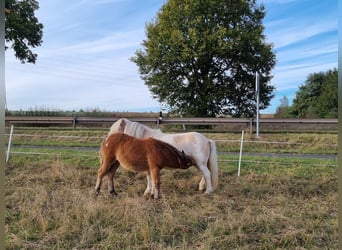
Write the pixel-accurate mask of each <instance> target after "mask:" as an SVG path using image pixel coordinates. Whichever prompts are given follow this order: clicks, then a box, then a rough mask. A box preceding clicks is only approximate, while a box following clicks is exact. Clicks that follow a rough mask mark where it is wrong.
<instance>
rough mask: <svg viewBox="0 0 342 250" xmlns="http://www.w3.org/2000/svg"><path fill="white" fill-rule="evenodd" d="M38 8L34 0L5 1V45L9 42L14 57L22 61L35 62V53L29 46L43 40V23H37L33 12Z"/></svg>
mask: <svg viewBox="0 0 342 250" xmlns="http://www.w3.org/2000/svg"><path fill="white" fill-rule="evenodd" d="M38 9H39V4H38V2H37V1H35V0H6V1H5V13H6V16H5V41H6V45H7V44H11V47H12V48H13V50H14V53H15V57H16V58H17V59H19V60H20V61H21V62H22V63H26V62H28V63H35V62H36V60H37V54H35V53H33V52H32V51H31V48H35V47H37V46H40V45H41V43H42V42H43V41H42V37H43V24H41V23H39V21H38V19H37V17H36V16H35V14H34V12H35V11H36V10H38ZM7 48H8V46H5V49H7Z"/></svg>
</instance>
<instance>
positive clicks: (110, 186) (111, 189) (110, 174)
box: [107, 162, 120, 197]
mask: <svg viewBox="0 0 342 250" xmlns="http://www.w3.org/2000/svg"><path fill="white" fill-rule="evenodd" d="M119 166H120V164H119V162H115V163H114V164H113V165H112V167H111V168H110V169H109V171H108V173H107V177H108V192H109V193H110V194H111V195H112V196H113V197H114V196H116V195H117V193H116V192H115V189H114V183H113V179H114V175H115V173H116V170H117V169H118V167H119Z"/></svg>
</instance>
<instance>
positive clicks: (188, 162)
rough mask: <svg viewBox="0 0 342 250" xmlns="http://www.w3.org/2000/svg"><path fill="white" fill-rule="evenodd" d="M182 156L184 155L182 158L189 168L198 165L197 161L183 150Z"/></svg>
mask: <svg viewBox="0 0 342 250" xmlns="http://www.w3.org/2000/svg"><path fill="white" fill-rule="evenodd" d="M181 154H182V157H183V158H184V159H185V160H186V165H187V167H190V166H193V165H195V164H196V161H195V160H194V159H193V158H192V157H190V156H188V155H187V154H185V153H184V151H183V150H182V152H181Z"/></svg>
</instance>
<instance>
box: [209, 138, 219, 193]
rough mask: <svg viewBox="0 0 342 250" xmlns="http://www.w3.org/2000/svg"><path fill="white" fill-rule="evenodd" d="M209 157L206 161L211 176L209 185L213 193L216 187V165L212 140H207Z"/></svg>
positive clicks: (214, 145)
mask: <svg viewBox="0 0 342 250" xmlns="http://www.w3.org/2000/svg"><path fill="white" fill-rule="evenodd" d="M209 146H210V155H209V160H208V168H209V171H210V176H211V184H212V186H213V191H214V190H215V189H216V188H217V186H218V165H217V152H216V144H215V142H214V141H213V140H209Z"/></svg>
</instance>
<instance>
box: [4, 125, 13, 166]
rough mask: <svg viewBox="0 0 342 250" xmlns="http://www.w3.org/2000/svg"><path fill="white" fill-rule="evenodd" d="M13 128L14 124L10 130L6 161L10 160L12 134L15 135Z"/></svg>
mask: <svg viewBox="0 0 342 250" xmlns="http://www.w3.org/2000/svg"><path fill="white" fill-rule="evenodd" d="M13 128H14V126H13V125H11V132H10V136H9V139H8V145H7V154H6V163H7V162H8V160H9V156H10V151H11V144H12V135H13Z"/></svg>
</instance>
